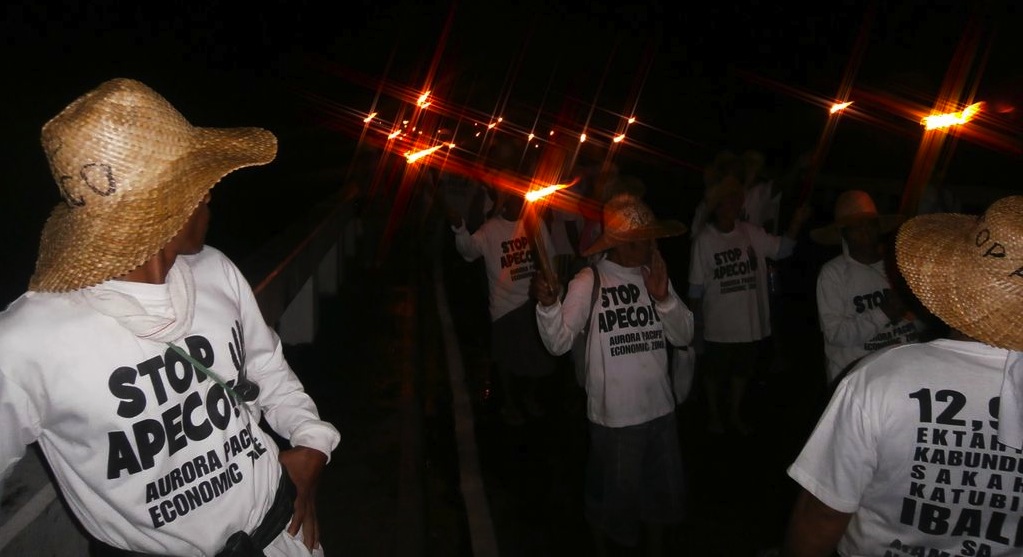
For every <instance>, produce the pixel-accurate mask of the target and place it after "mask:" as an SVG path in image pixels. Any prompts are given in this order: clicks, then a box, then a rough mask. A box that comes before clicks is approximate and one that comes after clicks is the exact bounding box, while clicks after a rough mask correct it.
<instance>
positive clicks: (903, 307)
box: [880, 288, 915, 323]
mask: <svg viewBox="0 0 1023 557" xmlns="http://www.w3.org/2000/svg"><path fill="white" fill-rule="evenodd" d="M880 307H881V311H883V312H884V314H885V316H887V317H888V319H889V320H890V321H891V322H892V323H898V322H899V321H901V320H903V319H905V320H906V321H912V320H913V319H915V317H914V316H913V312H912V311H910V309H909V305H908V304H906V301H905V300H904V299H903V298H902V296H901V295H900V294H899V292H898V290H895V289H893V288H886V289H885V292H884V299H883V300H882V301H881V306H880Z"/></svg>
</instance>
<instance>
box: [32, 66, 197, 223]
mask: <svg viewBox="0 0 1023 557" xmlns="http://www.w3.org/2000/svg"><path fill="white" fill-rule="evenodd" d="M193 132H194V128H193V127H192V126H191V124H189V123H188V121H187V120H186V119H185V118H184V116H182V115H181V114H180V113H179V112H178V111H177V110H176V109H175V108H174V107H173V106H171V104H170V103H169V102H168V101H167V100H166V99H164V98H163V97H162V96H161V95H160V94H158V93H157V92H156V91H153V90H152V89H150V88H149V87H148V86H146V85H145V84H143V83H140V82H138V81H135V80H131V79H113V80H110V81H107V82H105V83H103V84H101V85H100V86H99V87H97V88H96V89H94V90H92V91H90V92H89V93H88V94H86V95H83V96H82V97H80V98H78V99H76V100H75V101H74V102H72V103H71V104H70V105H68V106H67V108H65V109H64V110H62V111H61V112H60V113H59V114H58V115H56V116H54V117H53V118H52V119H51V120H50V121H48V122H47V123H46V124H45V125H44V126H43V129H42V144H43V150H44V151H45V153H46V158H47V160H48V161H49V164H50V171H51V172H52V173H53V178H54V180H55V181H56V182H57V185H58V187H59V188H60V193H61V196H62V197H63V198H64V202H65V203H66V204H67V205H68V206H70V207H71V208H77V207H89V209H90V210H92V209H96V208H98V207H102V206H111V205H113V204H114V202H115V201H116V199H118V198H119V197H120V195H119V194H123V193H124V192H125V191H128V190H131V189H133V188H135V187H140V186H144V185H146V184H151V183H153V182H154V181H153V180H152V179H151V177H152V176H156V175H159V174H160V173H161V172H162V171H163V170H164V169H165V168H167V167H168V166H169V165H171V164H172V163H173V162H174V161H175V160H177V159H179V158H180V157H182V156H185V155H186V154H187V153H188V152H189V151H190V148H191V146H192V143H193Z"/></svg>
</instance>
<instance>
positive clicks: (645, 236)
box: [582, 194, 686, 257]
mask: <svg viewBox="0 0 1023 557" xmlns="http://www.w3.org/2000/svg"><path fill="white" fill-rule="evenodd" d="M603 223H604V231H603V233H602V234H601V235H600V237H599V238H597V240H596V241H595V242H593V244H592V245H590V247H588V248H587V249H585V250H583V252H582V255H583V256H584V257H588V256H590V255H593V254H595V253H600V252H602V251H606V250H609V249H611V248H613V247H615V246H619V245H621V244H625V243H628V242H636V241H640V240H653V239H656V238H666V237H668V236H679V235H681V234H684V233H685V232H686V226H685V225H684V224H682V223H681V222H678V221H674V220H658V219H657V218H656V217H655V216H654V212H653V211H652V210H651V209H650V207H648V206H647V204H646V203H643V201H642V200H640V199H639V198H638V197H635V196H633V195H629V194H619V195H616V196H614V197H612V198H611V199H609V200H608V201H607V203H605V204H604V213H603Z"/></svg>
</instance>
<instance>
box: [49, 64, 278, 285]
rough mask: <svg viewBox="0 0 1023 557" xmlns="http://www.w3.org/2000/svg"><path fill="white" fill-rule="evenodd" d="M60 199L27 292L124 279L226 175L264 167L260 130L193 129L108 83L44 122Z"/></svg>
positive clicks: (160, 105) (137, 88)
mask: <svg viewBox="0 0 1023 557" xmlns="http://www.w3.org/2000/svg"><path fill="white" fill-rule="evenodd" d="M42 144H43V150H44V151H45V152H46V157H47V158H48V159H49V163H50V170H51V171H52V172H53V177H54V179H55V180H56V181H57V186H58V187H59V189H60V194H61V196H62V197H63V198H64V202H63V203H61V204H59V205H57V206H56V208H54V209H53V211H52V212H51V213H50V216H49V218H48V219H47V221H46V224H45V225H44V227H43V231H42V237H41V240H40V243H39V257H38V259H37V260H36V269H35V274H34V275H33V276H32V278H31V280H30V282H29V289H30V290H35V291H47V292H63V291H70V290H77V289H79V288H84V287H87V286H92V285H95V284H99V283H101V282H103V281H106V280H108V279H111V278H114V277H118V276H121V275H124V274H125V273H127V272H129V271H131V270H133V269H135V268H136V267H138V266H139V265H141V264H142V263H144V262H145V261H146V260H147V259H149V258H150V257H152V256H153V255H154V254H156V253H157V252H159V251H160V249H162V248H163V247H164V246H165V245H167V243H168V242H169V241H170V240H171V239H172V238H173V237H174V235H175V234H177V233H178V231H180V230H181V228H182V227H183V226H184V225H185V223H186V222H187V221H188V219H189V217H190V216H191V214H192V213H193V212H194V211H195V209H196V207H198V205H199V202H200V201H202V199H203V197H205V196H206V193H207V192H208V191H209V190H210V188H212V187H213V186H214V184H216V183H217V182H219V181H220V179H221V178H223V177H224V176H226V175H227V174H229V173H230V172H232V171H234V170H237V169H239V168H243V167H246V166H253V165H261V164H266V163H268V162H270V161H272V160H273V159H274V156H275V155H276V153H277V138H276V137H274V135H273V134H272V133H270V132H269V131H267V130H264V129H260V128H200V127H194V126H192V125H191V124H189V123H188V121H187V120H185V118H184V117H183V116H182V115H181V114H180V113H179V112H178V111H177V110H175V108H174V107H173V106H171V104H170V103H169V102H168V101H167V100H166V99H164V98H163V97H162V96H160V95H159V94H158V93H156V92H155V91H153V90H152V89H150V88H149V87H147V86H146V85H144V84H142V83H139V82H138V81H134V80H130V79H113V80H110V81H107V82H105V83H103V84H101V85H100V86H99V87H97V88H95V89H93V90H92V91H90V92H88V93H86V94H85V95H83V96H81V97H79V98H78V99H77V100H75V101H74V102H72V103H71V104H70V105H68V106H67V107H66V108H65V109H64V110H63V111H61V112H60V114H58V115H57V116H55V117H54V118H53V119H51V120H50V121H49V122H47V123H46V124H45V125H44V126H43V131H42Z"/></svg>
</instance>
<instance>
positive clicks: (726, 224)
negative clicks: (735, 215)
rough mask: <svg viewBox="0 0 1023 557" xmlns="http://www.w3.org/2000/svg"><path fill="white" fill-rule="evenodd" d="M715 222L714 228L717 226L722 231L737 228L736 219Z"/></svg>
mask: <svg viewBox="0 0 1023 557" xmlns="http://www.w3.org/2000/svg"><path fill="white" fill-rule="evenodd" d="M713 224H714V228H717V229H718V230H719V231H721V232H725V233H728V232H731V231H733V230H735V219H730V220H727V221H714V222H713Z"/></svg>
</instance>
